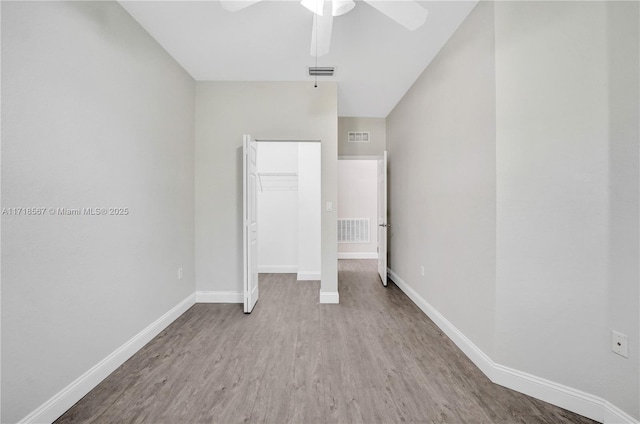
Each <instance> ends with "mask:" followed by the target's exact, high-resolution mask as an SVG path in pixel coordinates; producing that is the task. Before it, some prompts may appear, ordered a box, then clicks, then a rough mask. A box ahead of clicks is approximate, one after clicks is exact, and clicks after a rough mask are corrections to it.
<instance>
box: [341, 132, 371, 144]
mask: <svg viewBox="0 0 640 424" xmlns="http://www.w3.org/2000/svg"><path fill="white" fill-rule="evenodd" d="M369 139H370V138H369V131H349V132H348V133H347V141H348V142H349V143H368V142H369Z"/></svg>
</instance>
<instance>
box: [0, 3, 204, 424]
mask: <svg viewBox="0 0 640 424" xmlns="http://www.w3.org/2000/svg"><path fill="white" fill-rule="evenodd" d="M193 117H194V82H193V80H192V79H191V77H190V76H189V75H188V74H187V73H186V72H185V71H184V70H183V69H182V68H180V66H178V65H177V64H176V62H175V61H174V60H173V59H172V58H171V57H170V56H169V55H168V54H167V53H165V51H164V50H162V49H161V48H160V47H159V46H158V44H157V43H156V42H155V41H154V40H153V39H152V38H151V37H150V36H149V35H148V34H147V33H146V32H145V31H144V30H143V29H142V28H141V27H140V26H139V25H138V24H137V23H136V22H135V21H134V20H133V19H132V18H131V16H129V15H128V14H127V12H125V11H124V10H123V9H122V8H121V6H120V5H119V4H117V3H115V2H2V203H3V207H6V208H11V207H46V208H50V207H51V208H89V207H91V208H95V207H101V208H102V207H105V208H109V207H122V208H128V209H129V214H128V215H126V216H108V215H107V216H56V215H50V214H49V213H48V212H47V213H46V214H45V216H24V215H19V216H7V215H5V216H2V230H3V232H2V422H7V423H8V422H16V421H18V420H20V419H22V418H23V417H25V416H26V415H27V414H29V413H30V412H32V411H33V410H34V409H36V408H37V407H39V406H40V405H42V404H43V403H44V402H46V401H47V400H49V399H50V398H51V397H52V396H54V395H55V394H57V393H58V392H59V391H61V390H62V389H63V388H65V387H66V386H67V385H68V384H70V383H71V382H73V381H74V380H75V379H76V378H78V377H80V376H81V375H82V374H83V373H85V372H86V371H88V370H89V369H90V368H91V367H93V366H94V365H96V364H97V363H98V362H99V361H101V360H103V359H104V358H105V357H106V356H107V355H109V354H111V353H112V352H114V351H115V350H116V349H117V348H119V347H121V346H122V345H123V344H124V343H125V342H127V341H129V340H130V339H131V338H132V337H133V336H134V335H136V334H138V333H139V332H140V331H141V330H143V329H144V328H145V327H147V326H148V325H149V324H150V323H152V322H154V321H155V320H156V319H158V318H159V317H161V316H162V315H163V314H165V313H166V312H167V311H169V310H170V309H171V308H173V307H174V306H175V305H177V304H178V303H180V302H181V301H182V300H184V299H185V298H187V297H188V296H189V295H191V294H192V293H193V292H194V290H195V284H194V254H193V245H194V237H193V228H194V222H193V213H194V209H193V200H194V198H193V177H194V174H193V152H194V150H193V149H194V144H193V143H194V142H193V139H194V123H193ZM180 266H182V267H183V270H184V278H183V279H182V280H180V281H179V280H178V278H177V268H178V267H180ZM76 400H77V399H76ZM68 406H71V405H68Z"/></svg>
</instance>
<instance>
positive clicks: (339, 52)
mask: <svg viewBox="0 0 640 424" xmlns="http://www.w3.org/2000/svg"><path fill="white" fill-rule="evenodd" d="M120 3H121V4H122V6H123V7H124V8H125V9H126V10H127V11H128V12H129V13H130V14H131V15H132V16H133V17H134V18H135V19H136V20H137V21H138V22H139V23H140V25H142V26H143V27H144V28H145V29H146V30H147V31H148V32H149V34H151V36H152V37H154V38H155V39H156V40H157V41H158V42H159V43H160V44H161V45H162V46H163V47H164V48H165V49H166V50H167V52H169V54H171V55H172V56H173V57H174V58H175V59H176V60H177V61H178V63H180V64H181V65H182V66H183V67H184V69H186V70H187V72H189V73H190V74H191V76H192V77H193V78H194V79H196V80H197V81H309V83H310V84H312V83H313V78H312V77H309V76H308V75H307V68H308V67H309V66H314V65H315V58H313V57H312V56H311V55H310V44H311V28H312V23H313V14H312V12H310V11H309V10H307V9H305V8H304V7H303V6H302V5H300V3H299V2H298V1H263V2H260V3H257V4H254V5H252V6H250V7H248V8H246V9H244V10H241V11H238V12H235V13H230V12H227V11H225V10H223V9H222V7H221V6H220V3H219V2H218V1H215V0H209V1H181V0H176V1H121V2H120ZM476 3H477V0H474V1H451V0H449V1H420V4H421V5H422V6H424V7H426V8H427V9H428V10H429V17H428V18H427V21H426V23H425V24H424V25H423V26H422V27H421V28H418V29H417V30H416V31H413V32H412V31H408V30H406V29H404V28H403V27H402V26H400V25H399V24H397V23H396V22H394V21H392V20H391V19H389V18H388V17H386V16H385V15H383V14H382V13H380V12H378V11H377V10H375V9H374V8H373V7H371V6H369V5H368V4H366V3H364V2H362V1H357V2H356V7H355V8H354V9H353V10H351V11H350V12H349V13H347V14H346V15H343V16H339V17H337V18H335V19H334V22H333V36H332V39H331V50H330V52H329V54H327V55H325V56H322V57H320V58H319V59H318V66H335V67H336V74H335V76H334V77H332V78H326V77H323V78H320V79H319V84H321V83H322V81H326V80H332V81H337V82H338V114H339V115H340V116H362V117H386V116H387V115H388V114H389V112H391V110H392V109H393V107H394V106H395V105H396V104H397V103H398V101H399V100H400V99H401V98H402V96H403V95H404V94H405V93H406V92H407V90H408V89H409V87H410V86H411V85H412V84H413V82H414V81H415V80H416V79H417V78H418V76H419V75H420V74H421V73H422V71H423V70H424V69H425V68H426V66H427V65H428V64H429V62H431V60H432V59H433V58H434V56H435V55H436V54H437V53H438V51H439V50H440V49H441V48H442V46H443V45H444V44H445V42H446V41H447V40H448V39H449V37H451V35H452V34H453V33H454V31H455V30H456V29H457V28H458V26H459V25H460V24H461V23H462V21H463V20H464V19H465V18H466V17H467V15H468V14H469V12H470V11H471V9H473V7H474V6H475V5H476Z"/></svg>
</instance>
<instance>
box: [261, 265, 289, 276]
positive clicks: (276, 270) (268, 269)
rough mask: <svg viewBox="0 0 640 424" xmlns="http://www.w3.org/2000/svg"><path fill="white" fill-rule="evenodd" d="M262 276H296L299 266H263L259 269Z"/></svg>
mask: <svg viewBox="0 0 640 424" xmlns="http://www.w3.org/2000/svg"><path fill="white" fill-rule="evenodd" d="M258 272H259V273H260V274H295V273H297V272H298V267H297V265H261V266H259V267H258Z"/></svg>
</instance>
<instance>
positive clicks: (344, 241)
mask: <svg viewBox="0 0 640 424" xmlns="http://www.w3.org/2000/svg"><path fill="white" fill-rule="evenodd" d="M338 159H339V160H338V229H337V231H338V260H369V261H375V262H377V264H376V267H377V269H378V274H379V275H380V280H381V282H382V284H383V285H384V286H386V285H387V227H388V225H387V191H386V190H387V187H386V184H387V183H386V176H387V175H386V173H387V166H386V152H385V153H384V155H382V156H380V157H374V158H372V157H357V156H356V157H352V156H351V157H339V158H338Z"/></svg>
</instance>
